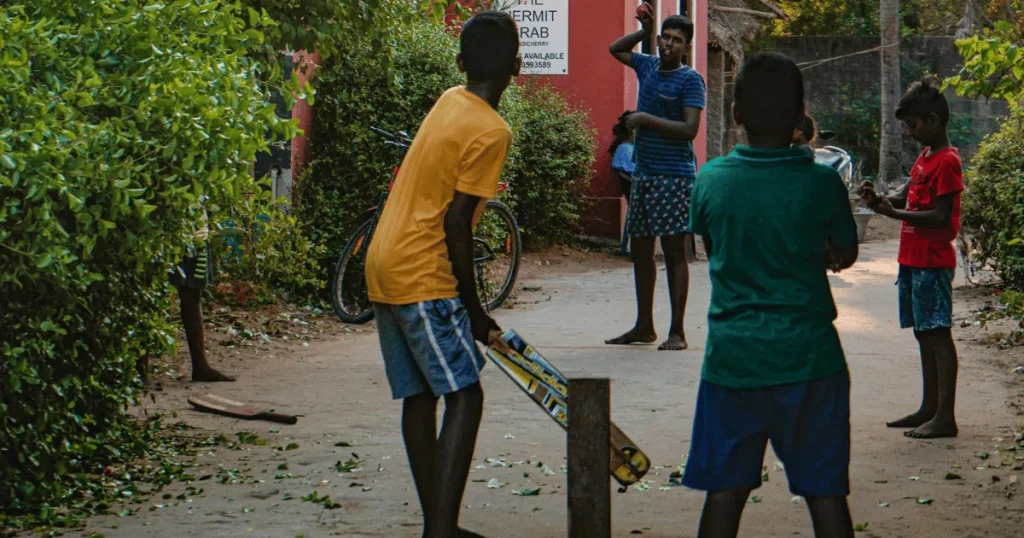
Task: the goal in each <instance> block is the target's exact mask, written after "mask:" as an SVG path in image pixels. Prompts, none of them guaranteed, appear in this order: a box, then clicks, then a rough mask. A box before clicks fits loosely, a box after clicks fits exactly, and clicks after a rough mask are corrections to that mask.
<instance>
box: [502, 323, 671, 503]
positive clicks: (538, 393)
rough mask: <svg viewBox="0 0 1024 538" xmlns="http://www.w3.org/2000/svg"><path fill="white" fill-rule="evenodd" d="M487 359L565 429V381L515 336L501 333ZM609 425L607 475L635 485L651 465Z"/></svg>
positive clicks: (642, 454) (548, 363)
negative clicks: (608, 464) (609, 458)
mask: <svg viewBox="0 0 1024 538" xmlns="http://www.w3.org/2000/svg"><path fill="white" fill-rule="evenodd" d="M494 334H495V335H497V331H495V333H494ZM487 356H488V357H489V358H490V359H491V361H492V362H493V363H494V364H496V365H497V366H498V368H500V369H501V371H502V372H505V374H506V375H508V377H509V378H510V379H512V381H513V382H515V384H516V385H518V386H519V388H521V389H522V390H523V392H525V393H527V394H529V395H530V398H531V399H533V401H534V402H536V403H537V405H539V406H540V407H541V408H542V409H544V411H545V412H547V414H548V415H549V416H550V417H551V418H552V419H554V421H555V422H557V423H558V424H560V425H561V426H562V428H563V429H566V430H567V429H568V428H569V380H568V379H566V378H565V376H564V375H562V373H561V372H559V371H558V369H557V368H555V367H554V366H552V364H551V363H550V362H548V361H547V359H545V358H544V357H543V356H541V354H540V353H538V352H537V350H536V349H534V348H533V347H532V346H530V344H527V343H526V341H525V340H523V338H522V337H521V336H519V334H518V333H516V332H515V331H511V330H510V331H507V332H505V333H504V334H502V335H501V337H500V341H497V342H494V343H492V345H491V346H490V347H488V348H487ZM609 426H610V428H609V430H610V435H609V439H608V440H609V450H610V452H611V464H612V465H611V474H612V476H613V477H614V478H615V480H616V481H617V482H618V483H619V484H621V485H623V486H629V485H631V484H635V483H636V482H638V481H639V480H640V479H641V478H643V476H644V475H645V474H647V471H648V470H649V469H650V468H651V463H650V461H649V460H648V459H647V455H646V454H644V453H643V451H641V450H640V449H639V448H637V446H636V443H634V442H633V440H632V439H630V438H629V437H628V436H627V435H626V434H625V433H623V432H622V430H621V429H619V427H618V426H616V425H615V423H614V422H612V423H610V424H609Z"/></svg>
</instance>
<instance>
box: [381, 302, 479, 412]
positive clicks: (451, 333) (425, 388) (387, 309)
mask: <svg viewBox="0 0 1024 538" xmlns="http://www.w3.org/2000/svg"><path fill="white" fill-rule="evenodd" d="M373 309H374V311H375V312H376V314H377V334H378V336H379V337H380V348H381V352H382V354H383V355H384V370H385V372H386V373H387V376H388V383H389V384H390V385H391V395H392V397H394V398H395V399H396V400H398V399H402V398H409V397H411V396H416V395H418V394H425V393H430V394H433V395H434V396H444V395H445V394H450V393H452V392H458V391H460V390H462V389H465V388H467V387H469V386H471V385H474V384H476V383H478V382H479V381H480V369H481V368H483V367H484V356H483V354H482V353H480V348H478V347H477V346H476V342H475V341H473V329H472V327H471V326H470V324H469V313H467V312H466V309H465V308H464V307H463V306H462V302H461V301H460V300H458V299H439V300H436V301H426V302H422V303H415V304H410V305H402V306H394V305H385V304H380V303H376V304H374V305H373Z"/></svg>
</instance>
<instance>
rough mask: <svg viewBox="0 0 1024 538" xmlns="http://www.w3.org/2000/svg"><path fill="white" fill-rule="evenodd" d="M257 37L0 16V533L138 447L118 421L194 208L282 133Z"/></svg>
mask: <svg viewBox="0 0 1024 538" xmlns="http://www.w3.org/2000/svg"><path fill="white" fill-rule="evenodd" d="M274 24H275V23H274V21H273V20H272V19H271V18H270V17H269V16H267V15H266V14H264V13H260V12H255V11H248V10H245V9H242V8H240V7H237V6H236V5H233V4H230V3H218V2H204V1H201V0H174V1H169V2H166V3H164V2H159V1H158V0H79V1H78V2H66V1H61V0H33V1H32V2H26V3H24V4H15V5H12V4H11V3H5V4H4V5H2V6H0V266H2V267H3V268H4V270H3V271H2V272H0V296H2V297H3V302H4V307H3V309H0V327H3V331H0V349H2V352H3V356H2V362H0V506H3V508H4V510H3V513H4V514H5V515H4V516H0V521H2V520H3V519H4V518H5V517H10V516H14V515H17V514H19V513H26V512H33V511H37V510H42V511H43V513H48V512H49V510H48V508H47V507H48V506H49V505H50V504H53V503H61V502H65V501H68V500H70V499H73V498H78V499H81V498H83V497H87V496H88V495H90V493H89V491H88V490H87V488H81V487H79V486H78V485H80V484H81V479H82V477H87V476H89V475H91V474H95V473H97V472H98V471H99V470H101V469H102V466H101V465H102V464H106V463H110V462H113V461H118V460H121V459H124V458H128V457H131V456H133V455H135V454H137V453H138V452H139V451H140V450H142V449H143V448H144V447H142V446H141V445H140V444H139V443H138V441H139V438H138V433H139V430H138V429H137V428H135V427H133V426H132V425H131V424H130V423H129V421H128V420H127V417H126V414H125V408H126V406H127V405H129V404H131V403H133V402H135V401H136V400H137V399H138V396H139V393H138V391H137V386H138V385H137V374H136V362H137V361H139V360H140V359H142V358H145V357H149V356H154V355H160V354H162V353H164V352H166V351H167V350H168V349H169V348H170V347H171V346H172V345H173V343H174V334H175V331H174V330H173V329H172V327H170V326H168V324H167V323H166V321H165V320H166V319H167V315H166V314H167V307H168V301H167V297H168V294H167V291H168V290H167V283H166V282H167V276H168V269H169V268H170V267H171V265H172V264H173V263H175V262H177V260H178V259H179V258H180V256H181V255H182V253H183V252H184V250H185V248H186V246H187V245H189V244H190V243H191V244H195V243H196V242H197V241H198V239H197V238H196V236H195V232H196V223H197V219H198V218H199V211H200V209H199V200H200V197H201V196H203V197H206V198H208V199H209V203H208V204H207V207H208V209H210V211H211V213H212V214H213V215H216V214H217V213H218V212H219V211H221V208H227V207H230V206H231V205H232V204H233V203H234V202H235V201H237V200H238V198H239V195H240V193H241V192H243V191H244V190H245V189H246V187H247V186H248V185H250V184H251V181H252V180H251V179H250V176H249V173H248V172H249V168H250V165H251V163H252V162H253V161H254V158H255V156H256V154H257V153H258V152H261V151H265V150H266V149H267V138H266V136H265V135H266V134H267V133H268V132H269V133H272V134H273V136H275V137H291V136H293V135H294V134H295V133H296V128H295V125H294V124H293V123H292V122H291V121H282V120H280V119H278V118H277V116H276V115H275V114H274V106H273V105H272V104H271V103H269V102H268V99H267V94H266V92H265V90H264V88H263V87H261V85H260V83H259V81H260V80H261V77H262V78H263V79H266V78H267V77H268V75H267V73H266V72H262V73H261V65H260V64H259V63H258V62H256V61H254V60H253V59H252V58H251V57H250V56H249V52H250V51H251V50H252V49H253V48H256V47H261V46H262V45H263V44H264V43H265V35H264V33H263V30H265V29H269V28H273V27H274ZM76 484H77V485H76Z"/></svg>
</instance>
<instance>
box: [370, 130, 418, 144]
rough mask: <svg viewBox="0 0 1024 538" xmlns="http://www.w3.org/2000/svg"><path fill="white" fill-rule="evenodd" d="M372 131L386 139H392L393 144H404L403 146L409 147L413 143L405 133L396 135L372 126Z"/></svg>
mask: <svg viewBox="0 0 1024 538" xmlns="http://www.w3.org/2000/svg"><path fill="white" fill-rule="evenodd" d="M370 130H371V131H373V132H375V133H377V134H379V135H381V136H383V137H385V138H390V139H391V140H390V143H391V144H402V145H406V146H407V145H409V144H411V143H412V139H410V138H409V137H408V136H407V135H406V134H405V133H397V134H396V133H392V132H390V131H386V130H384V129H381V128H380V127H374V126H370Z"/></svg>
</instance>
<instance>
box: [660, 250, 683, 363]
mask: <svg viewBox="0 0 1024 538" xmlns="http://www.w3.org/2000/svg"><path fill="white" fill-rule="evenodd" d="M686 237H687V236H685V235H673V236H670V237H662V238H661V247H662V250H664V251H665V265H666V266H667V267H666V271H665V272H666V273H667V274H668V292H669V298H670V301H671V304H672V325H671V326H670V328H669V333H668V340H665V343H663V344H661V346H660V347H659V348H658V349H660V350H662V351H682V350H684V349H686V348H687V344H686V332H685V329H684V328H683V317H684V315H685V314H686V299H687V296H688V295H689V293H690V265H689V264H688V263H687V261H686V259H687V254H688V253H687V244H686Z"/></svg>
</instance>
